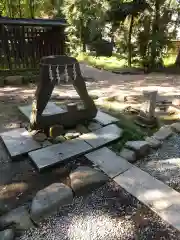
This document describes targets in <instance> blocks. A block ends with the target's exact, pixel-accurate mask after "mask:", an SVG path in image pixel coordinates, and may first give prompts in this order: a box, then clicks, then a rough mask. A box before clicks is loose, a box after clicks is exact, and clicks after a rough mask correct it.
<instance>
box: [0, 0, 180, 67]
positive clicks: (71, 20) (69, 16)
mask: <svg viewBox="0 0 180 240" xmlns="http://www.w3.org/2000/svg"><path fill="white" fill-rule="evenodd" d="M0 13H1V15H2V16H9V17H26V18H28V17H50V18H56V17H64V18H66V20H67V22H68V24H69V25H68V27H67V29H66V33H67V36H68V42H67V44H68V46H69V49H70V50H71V53H72V54H75V53H77V52H80V51H86V46H87V45H88V44H90V43H94V42H95V43H96V42H100V41H101V40H102V39H104V38H107V37H108V39H111V41H112V42H113V43H115V46H116V51H117V52H118V53H119V54H121V55H122V58H123V59H124V58H125V59H127V55H128V53H129V54H130V55H129V57H132V59H133V60H138V61H139V60H140V62H139V63H140V64H144V65H150V66H153V65H156V64H157V63H162V58H164V57H165V56H166V55H167V51H168V49H169V48H170V47H171V46H170V43H171V40H172V39H175V37H176V34H177V29H178V27H179V20H178V19H179V15H180V6H179V4H178V2H177V1H176V0H146V1H144V0H132V1H131V0H86V1H85V0H70V1H69V0H52V1H49V0H1V1H0ZM174 14H176V15H177V16H176V17H174V16H175V15H174ZM131 16H133V21H132V23H131V22H130V21H131V20H132V18H131ZM173 17H174V18H173ZM130 25H131V27H130Z"/></svg>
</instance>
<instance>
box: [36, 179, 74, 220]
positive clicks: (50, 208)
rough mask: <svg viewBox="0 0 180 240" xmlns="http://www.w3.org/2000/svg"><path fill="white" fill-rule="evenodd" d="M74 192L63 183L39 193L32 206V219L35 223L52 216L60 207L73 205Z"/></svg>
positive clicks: (54, 184)
mask: <svg viewBox="0 0 180 240" xmlns="http://www.w3.org/2000/svg"><path fill="white" fill-rule="evenodd" d="M72 200H73V192H72V190H71V188H69V187H68V186H66V185H65V184H63V183H53V184H51V185H50V186H48V187H46V188H45V189H43V190H41V191H39V192H38V193H37V194H36V196H35V197H34V199H33V201H32V205H31V218H32V219H33V221H34V222H38V221H39V220H41V219H43V218H45V217H48V216H50V215H51V214H53V213H55V212H56V211H57V210H58V209H59V208H60V207H62V206H64V205H68V204H70V203H72Z"/></svg>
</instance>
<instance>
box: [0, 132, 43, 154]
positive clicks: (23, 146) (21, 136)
mask: <svg viewBox="0 0 180 240" xmlns="http://www.w3.org/2000/svg"><path fill="white" fill-rule="evenodd" d="M0 137H1V139H2V141H3V143H4V145H5V146H6V149H7V151H8V153H9V155H10V156H11V157H12V158H17V157H19V156H20V155H23V154H27V153H28V152H30V151H33V150H36V149H39V148H41V144H40V143H38V142H36V141H35V140H34V139H33V138H32V136H31V135H30V134H29V132H28V131H27V130H26V129H25V128H18V129H13V130H11V131H8V132H4V133H1V134H0Z"/></svg>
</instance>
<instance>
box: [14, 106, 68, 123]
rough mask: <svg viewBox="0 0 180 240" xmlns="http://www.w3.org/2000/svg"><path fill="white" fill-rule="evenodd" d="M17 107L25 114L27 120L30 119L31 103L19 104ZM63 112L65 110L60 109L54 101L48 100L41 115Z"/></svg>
mask: <svg viewBox="0 0 180 240" xmlns="http://www.w3.org/2000/svg"><path fill="white" fill-rule="evenodd" d="M18 108H19V110H20V111H21V112H22V113H23V114H24V115H25V117H26V118H27V119H28V120H30V116H31V111H32V105H27V106H20V107H18ZM63 112H66V111H65V110H64V109H62V108H61V107H59V106H57V105H56V104H55V103H53V102H48V104H47V106H46V107H45V109H44V111H43V113H42V116H51V115H54V114H59V113H63Z"/></svg>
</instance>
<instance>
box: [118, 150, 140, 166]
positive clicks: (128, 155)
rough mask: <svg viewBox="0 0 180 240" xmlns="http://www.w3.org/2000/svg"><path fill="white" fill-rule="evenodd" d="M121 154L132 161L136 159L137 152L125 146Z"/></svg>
mask: <svg viewBox="0 0 180 240" xmlns="http://www.w3.org/2000/svg"><path fill="white" fill-rule="evenodd" d="M119 155H120V156H121V157H123V158H125V159H126V160H128V161H129V162H131V163H134V162H135V161H136V153H135V152H134V151H133V150H130V149H127V148H123V149H122V150H121V152H120V154H119Z"/></svg>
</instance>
